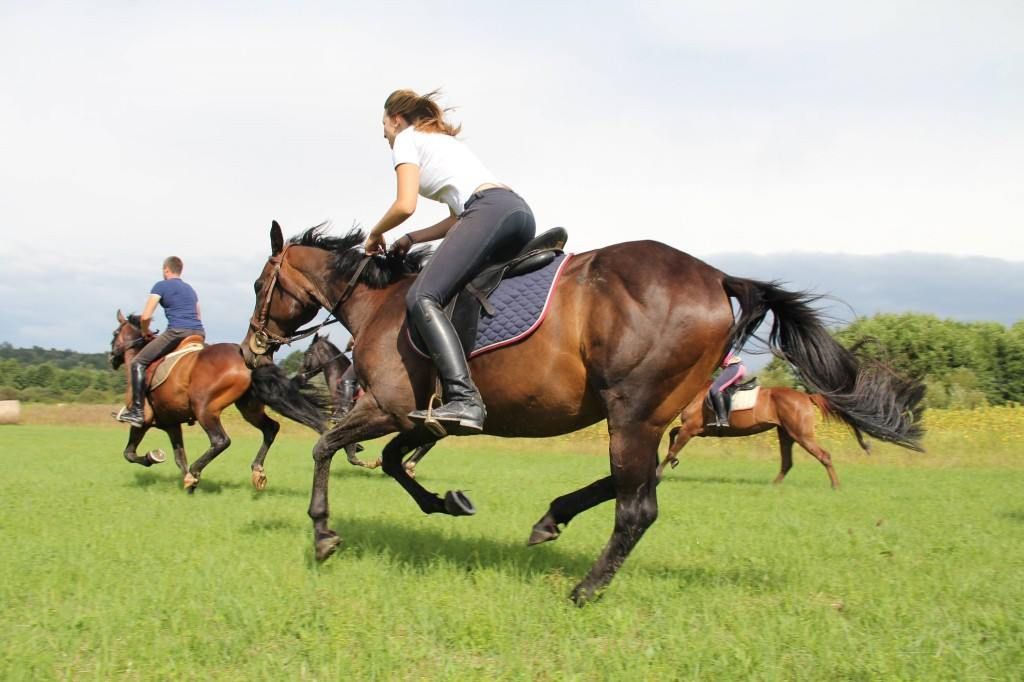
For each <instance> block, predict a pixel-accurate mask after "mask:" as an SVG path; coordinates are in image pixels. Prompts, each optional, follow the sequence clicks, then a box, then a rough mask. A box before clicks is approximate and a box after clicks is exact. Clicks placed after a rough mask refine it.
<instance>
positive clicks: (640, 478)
mask: <svg viewBox="0 0 1024 682" xmlns="http://www.w3.org/2000/svg"><path fill="white" fill-rule="evenodd" d="M609 431H611V448H610V450H611V464H612V476H611V478H612V482H613V485H614V487H615V528H614V530H613V531H612V536H611V538H610V539H609V540H608V544H607V545H605V548H604V551H602V552H601V556H599V557H598V559H597V561H596V562H595V563H594V566H593V567H592V568H591V569H590V572H589V573H588V574H587V576H586V577H585V578H584V579H583V580H582V581H581V582H580V583H579V584H578V585H577V586H576V587H575V588H574V589H573V591H572V594H571V595H570V596H571V599H572V600H573V601H574V602H575V603H576V604H577V605H583V604H584V603H586V602H587V601H589V600H590V599H591V598H593V597H594V596H595V595H596V594H597V593H598V592H599V591H600V590H602V589H604V588H605V587H606V586H607V585H608V583H610V582H611V580H612V578H613V577H615V573H616V572H617V571H618V570H619V567H620V566H622V564H623V562H624V561H625V560H626V557H627V556H629V553H630V552H631V551H632V550H633V547H635V546H636V543H637V542H638V541H639V540H640V538H641V537H643V534H644V532H645V531H646V530H647V529H648V528H649V527H650V525H651V524H652V523H654V521H655V519H657V518H658V496H657V488H658V479H657V477H656V474H655V470H656V468H657V464H658V443H659V441H660V440H661V433H662V432H661V429H658V428H654V427H652V426H650V425H647V424H643V423H640V424H637V423H632V424H628V425H623V426H618V427H617V428H616V427H615V426H614V425H612V424H609Z"/></svg>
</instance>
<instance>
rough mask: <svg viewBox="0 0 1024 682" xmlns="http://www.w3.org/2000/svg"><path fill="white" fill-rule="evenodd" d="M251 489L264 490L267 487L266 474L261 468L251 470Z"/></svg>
mask: <svg viewBox="0 0 1024 682" xmlns="http://www.w3.org/2000/svg"><path fill="white" fill-rule="evenodd" d="M252 487H253V488H256V490H265V489H266V487H267V474H266V472H264V471H263V467H253V470H252Z"/></svg>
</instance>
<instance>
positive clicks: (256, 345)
mask: <svg viewBox="0 0 1024 682" xmlns="http://www.w3.org/2000/svg"><path fill="white" fill-rule="evenodd" d="M291 247H292V244H286V245H285V247H284V248H283V249H282V250H281V253H279V254H277V255H276V256H271V257H270V262H271V263H273V264H274V269H273V270H272V271H271V273H270V282H269V284H268V286H267V287H265V289H264V290H265V291H266V292H267V296H266V298H265V299H263V305H261V306H260V308H259V313H253V316H252V319H250V320H249V327H250V328H251V329H252V331H253V334H252V337H251V338H250V339H249V350H251V351H252V352H253V354H255V355H264V354H266V353H268V352H273V351H275V350H277V349H278V348H280V347H281V346H286V345H289V344H291V343H294V342H295V341H298V340H299V339H304V338H306V337H307V336H310V335H312V334H315V333H316V332H318V331H320V330H321V329H322V328H323V327H325V326H327V325H329V324H334V323H335V322H337V321H338V317H337V315H336V314H335V311H336V310H337V309H338V307H339V306H341V304H343V303H344V302H345V301H347V300H348V299H349V297H350V296H351V295H352V292H353V291H354V290H355V288H356V284H358V283H359V277H360V276H361V275H362V274H363V270H365V269H366V266H367V264H368V263H369V262H370V259H371V258H372V256H368V255H364V256H363V257H362V259H361V260H360V261H359V265H358V266H357V267H356V269H355V272H354V273H352V277H351V278H350V279H349V281H348V284H346V285H345V290H344V291H343V292H342V293H341V296H340V297H339V298H338V301H337V302H336V303H334V304H333V305H332V304H331V303H330V302H329V301H328V300H327V299H326V298H324V296H323V294H321V293H320V292H319V291H316V290H315V289H314V290H311V291H308V292H307V293H309V294H311V295H312V296H313V298H315V299H316V300H317V303H319V304H320V307H322V308H324V309H325V310H327V311H328V312H329V313H330V315H328V317H327V319H326V320H324V321H323V322H321V323H320V324H318V325H315V326H313V327H309V328H307V329H302V330H300V331H297V332H295V333H294V334H292V335H291V336H278V335H277V334H274V333H273V332H271V331H270V330H268V329H267V321H268V318H269V316H270V299H271V298H273V295H274V288H275V287H276V286H277V285H278V281H279V280H281V279H284V277H283V273H282V272H281V266H283V265H284V259H285V255H286V254H287V253H288V249H290V248H291ZM282 288H284V287H283V285H282ZM260 293H262V291H261V292H260ZM332 317H333V318H334V319H331V318H332Z"/></svg>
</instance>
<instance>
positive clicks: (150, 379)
mask: <svg viewBox="0 0 1024 682" xmlns="http://www.w3.org/2000/svg"><path fill="white" fill-rule="evenodd" d="M196 344H198V345H199V346H205V345H206V340H205V339H204V338H203V337H202V336H199V335H198V334H192V335H191V336H186V337H185V338H183V339H182V340H181V341H180V342H178V345H177V346H175V348H174V350H172V351H171V352H170V353H168V354H167V355H165V356H163V357H162V358H159V359H158V360H156V361H155V362H154V363H153V364H151V365H150V366H149V367H148V368H147V369H146V386H147V392H149V391H152V390H153V389H154V388H156V387H157V386H159V385H160V384H162V383H163V382H164V381H166V380H167V377H168V375H170V373H171V370H172V369H174V366H175V365H176V364H178V361H179V360H181V359H182V358H183V357H185V356H186V355H188V354H189V352H192V351H193V350H195V351H198V350H200V349H199V348H196V349H190V348H189V346H193V345H196ZM165 365H166V366H165ZM161 368H162V369H161Z"/></svg>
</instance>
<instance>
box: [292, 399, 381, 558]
mask: <svg viewBox="0 0 1024 682" xmlns="http://www.w3.org/2000/svg"><path fill="white" fill-rule="evenodd" d="M397 429H398V424H397V422H396V420H395V419H394V418H393V417H392V416H391V415H389V414H387V413H385V412H383V411H382V410H381V409H380V406H379V405H378V404H377V401H376V399H374V398H373V396H371V395H367V396H366V397H365V398H364V399H362V400H360V401H359V403H358V404H357V405H356V408H355V409H354V410H352V412H351V413H349V415H348V416H347V417H346V418H345V421H344V422H342V423H341V424H339V425H337V426H335V427H334V428H332V429H331V430H329V431H327V432H326V433H324V434H323V435H322V436H321V437H320V440H318V441H317V443H316V445H315V446H314V447H313V492H312V494H311V496H310V500H309V518H310V519H312V521H313V543H314V545H315V549H316V559H317V561H324V560H325V559H327V558H328V557H329V556H331V554H333V553H334V552H335V550H336V549H337V548H338V545H340V544H341V538H340V537H338V534H337V533H335V532H334V531H333V530H331V529H330V528H329V527H328V524H327V521H328V517H329V516H330V508H329V505H328V488H329V487H330V479H331V460H333V459H334V454H335V453H336V452H337V451H338V450H340V449H341V448H343V447H345V446H347V445H351V444H353V443H356V442H358V441H361V440H368V439H372V438H379V437H380V436H384V435H387V434H388V433H393V432H394V431H396V430H397Z"/></svg>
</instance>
